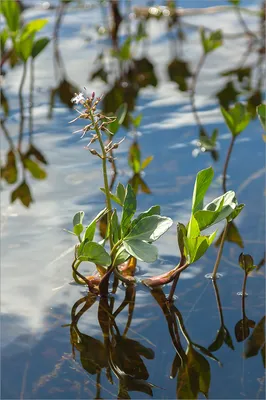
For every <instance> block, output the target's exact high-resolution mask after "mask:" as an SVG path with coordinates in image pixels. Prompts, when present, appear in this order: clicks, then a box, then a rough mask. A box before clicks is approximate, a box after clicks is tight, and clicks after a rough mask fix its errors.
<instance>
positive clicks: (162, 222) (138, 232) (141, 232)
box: [125, 215, 173, 242]
mask: <svg viewBox="0 0 266 400" xmlns="http://www.w3.org/2000/svg"><path fill="white" fill-rule="evenodd" d="M172 223H173V221H172V220H171V218H167V217H161V216H160V215H152V216H149V217H144V218H142V219H141V220H140V221H139V222H137V224H136V225H135V226H134V227H133V228H132V229H131V230H130V231H129V233H128V235H127V236H126V237H125V240H129V239H130V240H132V239H137V240H144V241H146V242H154V241H155V240H158V239H159V238H160V237H161V236H162V235H163V234H164V233H165V232H166V231H167V230H168V229H169V228H170V227H171V225H172Z"/></svg>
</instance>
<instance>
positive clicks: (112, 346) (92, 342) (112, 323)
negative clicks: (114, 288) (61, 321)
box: [70, 285, 154, 399]
mask: <svg viewBox="0 0 266 400" xmlns="http://www.w3.org/2000/svg"><path fill="white" fill-rule="evenodd" d="M135 293H136V288H135V286H133V285H129V286H127V288H126V291H125V298H124V300H123V302H122V303H121V304H120V305H119V306H118V308H117V309H116V310H115V311H114V306H115V299H114V298H110V299H108V298H101V299H100V300H99V303H98V322H99V326H100V328H101V331H102V337H103V341H101V340H100V339H96V338H94V337H92V336H88V335H87V334H85V333H83V332H81V331H80V330H79V328H78V322H79V319H80V318H81V317H82V315H84V314H85V312H87V311H88V310H89V309H90V308H91V307H92V305H93V304H94V303H95V302H96V296H95V295H93V294H91V293H89V294H88V296H86V297H84V298H82V299H80V300H79V301H77V302H76V303H75V304H74V306H73V308H72V313H71V315H72V322H71V326H70V338H71V343H72V346H73V355H74V354H75V350H77V351H78V352H79V353H80V362H81V364H82V366H83V368H84V369H85V370H86V371H87V372H88V373H89V374H91V375H97V385H96V387H97V398H99V397H100V389H101V383H100V379H101V371H102V370H105V373H106V377H107V379H108V381H109V382H110V383H111V384H112V385H113V384H114V380H113V375H114V376H115V377H116V378H117V380H118V395H117V396H118V398H121V399H130V396H129V392H130V391H138V392H142V393H145V394H148V395H149V396H152V388H153V386H154V385H152V384H151V383H149V382H147V379H148V378H149V373H148V370H147V367H146V365H145V363H144V360H143V359H144V358H146V359H148V360H152V359H153V358H154V352H153V350H152V349H150V348H147V347H145V346H144V345H142V344H141V343H139V342H138V341H136V340H133V339H130V338H128V337H127V334H128V330H129V328H130V325H131V321H132V316H133V311H134V305H135ZM83 303H84V305H83V307H82V308H81V310H80V311H79V312H77V309H78V307H80V306H81V305H82V304H83ZM127 306H128V318H127V321H126V324H125V326H124V327H123V330H124V332H123V333H120V329H121V326H118V325H117V323H116V318H117V316H118V315H119V314H120V313H121V312H122V311H123V310H124V309H125V308H126V307H127Z"/></svg>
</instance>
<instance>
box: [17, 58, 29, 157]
mask: <svg viewBox="0 0 266 400" xmlns="http://www.w3.org/2000/svg"><path fill="white" fill-rule="evenodd" d="M26 74H27V62H26V61H25V62H24V63H23V72H22V77H21V81H20V85H19V91H18V97H19V108H20V125H19V138H18V150H19V152H20V151H21V144H22V138H23V131H24V118H25V117H24V104H23V96H22V90H23V86H24V83H25V78H26Z"/></svg>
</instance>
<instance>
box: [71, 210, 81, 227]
mask: <svg viewBox="0 0 266 400" xmlns="http://www.w3.org/2000/svg"><path fill="white" fill-rule="evenodd" d="M83 218H84V211H78V212H77V213H76V214H75V215H74V217H73V227H74V226H75V225H77V224H82V221H83Z"/></svg>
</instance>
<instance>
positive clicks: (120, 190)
mask: <svg viewBox="0 0 266 400" xmlns="http://www.w3.org/2000/svg"><path fill="white" fill-rule="evenodd" d="M125 196H126V189H125V186H124V185H122V183H120V182H119V183H118V185H117V188H116V197H117V198H118V199H119V200H120V203H121V204H122V205H123V204H124V201H125Z"/></svg>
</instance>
